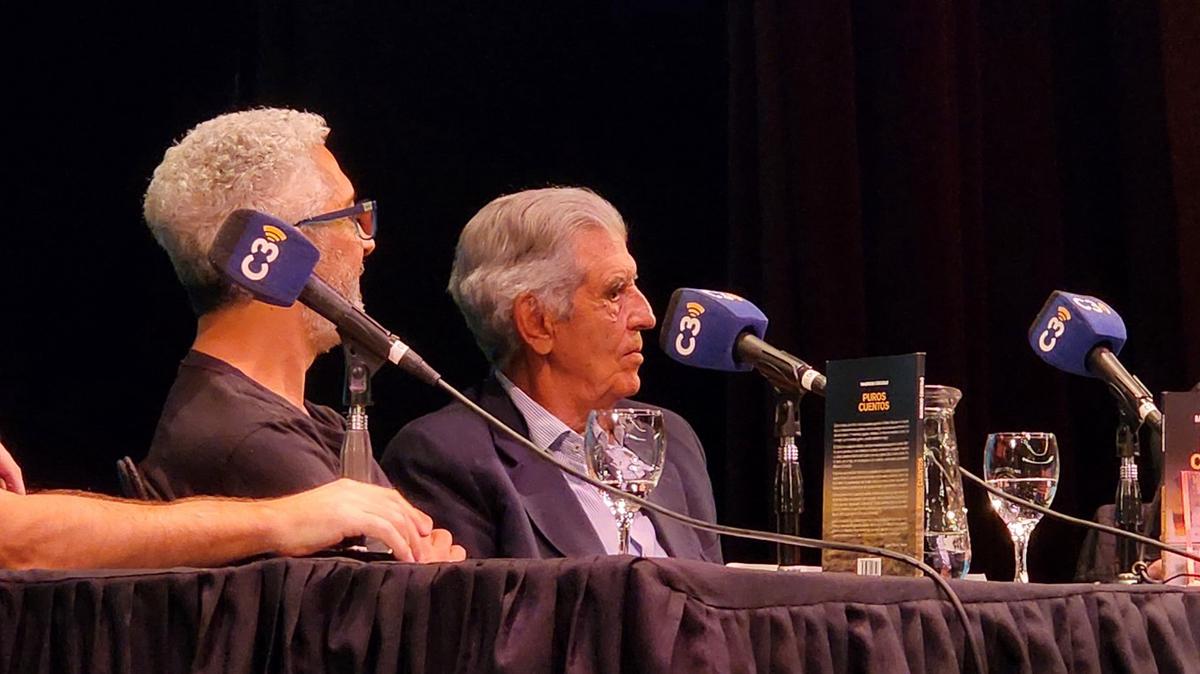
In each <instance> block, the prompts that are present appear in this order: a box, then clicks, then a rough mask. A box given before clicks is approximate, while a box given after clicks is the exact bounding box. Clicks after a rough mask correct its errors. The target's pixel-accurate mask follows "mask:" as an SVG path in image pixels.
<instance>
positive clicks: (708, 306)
mask: <svg viewBox="0 0 1200 674" xmlns="http://www.w3.org/2000/svg"><path fill="white" fill-rule="evenodd" d="M743 332H750V333H751V334H753V335H754V336H755V337H758V338H759V339H762V337H763V335H764V334H766V332H767V317H766V316H765V315H764V314H763V312H762V311H761V310H759V308H758V307H756V306H754V305H753V304H752V303H751V302H749V301H747V300H745V299H742V298H741V297H738V296H737V295H733V294H731V293H724V292H720V291H716V290H699V289H696V288H680V289H678V290H676V291H675V292H674V293H673V294H672V295H671V303H670V304H669V305H668V306H667V313H666V317H665V318H664V319H663V326H662V332H660V333H659V337H658V345H659V347H661V348H662V350H663V351H664V352H666V354H667V355H668V356H670V357H671V358H672V359H674V360H676V361H679V362H680V363H683V364H684V365H691V366H693V367H703V368H707V369H710V370H724V371H726V372H733V371H746V370H749V369H751V368H752V366H751V365H750V364H742V363H739V362H738V361H737V360H736V359H735V358H734V353H733V352H734V348H735V346H736V345H737V338H738V336H739V335H741V334H742V333H743Z"/></svg>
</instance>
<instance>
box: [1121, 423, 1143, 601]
mask: <svg viewBox="0 0 1200 674" xmlns="http://www.w3.org/2000/svg"><path fill="white" fill-rule="evenodd" d="M1141 426H1142V424H1141V422H1140V421H1138V420H1137V418H1136V417H1133V416H1131V415H1130V414H1129V413H1128V412H1127V411H1126V410H1125V408H1124V406H1122V407H1121V423H1120V425H1119V426H1117V459H1118V460H1119V461H1120V468H1119V469H1118V471H1119V472H1118V474H1117V497H1116V500H1115V503H1114V509H1115V513H1114V515H1115V520H1116V525H1117V527H1119V528H1120V529H1122V530H1124V531H1128V532H1131V533H1134V534H1140V533H1141V532H1142V488H1141V484H1140V483H1139V481H1138V464H1137V457H1138V456H1139V455H1140V454H1141V451H1140V450H1139V446H1138V431H1139V430H1141ZM1115 557H1116V566H1117V568H1116V571H1117V582H1118V583H1123V584H1127V585H1132V584H1135V583H1137V582H1138V576H1137V574H1136V573H1134V571H1133V565H1134V564H1135V563H1137V562H1140V561H1141V559H1142V556H1141V546H1140V545H1138V544H1137V542H1135V541H1133V540H1131V539H1129V538H1120V539H1118V540H1117V541H1116V551H1115Z"/></svg>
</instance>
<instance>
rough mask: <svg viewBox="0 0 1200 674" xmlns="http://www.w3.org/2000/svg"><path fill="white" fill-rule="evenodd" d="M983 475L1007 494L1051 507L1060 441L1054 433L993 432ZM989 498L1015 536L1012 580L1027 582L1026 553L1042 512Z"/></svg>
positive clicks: (997, 497)
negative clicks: (1014, 567)
mask: <svg viewBox="0 0 1200 674" xmlns="http://www.w3.org/2000/svg"><path fill="white" fill-rule="evenodd" d="M983 477H984V479H985V480H987V483H988V484H990V485H992V486H993V487H995V488H997V489H999V490H1000V491H1002V492H1004V493H1006V494H1012V495H1013V496H1016V497H1019V498H1023V499H1025V500H1026V501H1032V502H1033V503H1036V504H1038V505H1040V506H1043V507H1049V506H1050V503H1051V501H1053V500H1054V492H1055V491H1056V490H1057V489H1058V441H1057V440H1055V438H1054V434H1053V433H992V434H991V435H989V436H988V437H987V445H986V446H985V447H984V450H983ZM988 498H989V499H990V500H991V502H992V509H993V510H995V511H996V514H998V515H999V516H1000V519H1001V520H1003V522H1004V524H1005V525H1007V526H1008V533H1009V535H1010V536H1012V540H1013V555H1014V557H1015V559H1016V566H1017V568H1016V573H1015V574H1014V578H1013V580H1014V581H1015V582H1018V583H1028V582H1029V571H1028V568H1027V566H1026V562H1025V553H1026V552H1027V551H1028V550H1029V537H1030V535H1032V534H1033V529H1034V527H1036V526H1037V524H1038V522H1039V521H1041V519H1042V514H1041V513H1040V512H1038V511H1036V510H1031V509H1029V508H1026V507H1025V506H1022V505H1018V504H1016V503H1013V502H1011V501H1006V500H1004V499H1002V498H1000V497H999V496H996V495H995V494H989V496H988Z"/></svg>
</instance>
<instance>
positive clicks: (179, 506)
mask: <svg viewBox="0 0 1200 674" xmlns="http://www.w3.org/2000/svg"><path fill="white" fill-rule="evenodd" d="M274 525H275V522H274V518H273V517H272V511H271V507H270V505H269V502H267V503H256V502H250V501H229V500H216V499H193V500H189V501H183V502H175V503H172V504H170V505H165V504H141V503H131V502H123V501H116V500H107V499H100V498H91V497H87V496H75V495H70V494H33V495H29V496H17V495H13V494H7V493H4V494H0V567H4V568H16V569H24V568H43V569H55V568H105V567H107V568H151V567H159V568H161V567H170V566H206V565H213V564H222V563H225V562H228V561H230V560H234V559H238V558H242V557H248V556H251V555H255V554H258V553H262V552H270V551H273V550H274V548H275V547H276V545H277V541H276V536H275V533H274V532H275V531H276V529H275V526H274Z"/></svg>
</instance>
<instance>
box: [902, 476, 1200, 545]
mask: <svg viewBox="0 0 1200 674" xmlns="http://www.w3.org/2000/svg"><path fill="white" fill-rule="evenodd" d="M925 456H926V458H927V459H929V460H931V461H933V462H934V463H935V464H936V465H937V467H938V468H939V469H941V471H942V472H943V473H945V472H946V468H945V467H944V466H943V465H942V462H941V461H939V460H938V458H937V457H936V456H931V455H929V454H926V455H925ZM958 472H959V473H961V474H962V475H963V476H964V477H966V478H967V479H968V480H970V481H972V482H974V483H975V484H977V485H979V486H980V487H983V489H984V490H985V491H987V492H988V493H989V494H994V495H995V496H999V497H1000V498H1002V499H1004V500H1005V501H1009V502H1011V503H1016V504H1017V505H1020V506H1024V507H1026V508H1029V509H1030V510H1036V511H1037V512H1039V513H1042V514H1043V515H1049V516H1050V517H1053V518H1054V519H1059V520H1062V521H1064V522H1067V523H1068V524H1074V525H1076V526H1081V527H1087V528H1089V529H1095V530H1096V531H1100V532H1103V533H1106V534H1112V535H1114V536H1123V537H1125V538H1128V539H1131V540H1134V541H1137V542H1138V543H1143V544H1145V545H1149V546H1150V547H1153V548H1158V549H1160V550H1163V551H1165V552H1169V553H1171V554H1174V555H1179V556H1181V557H1187V558H1188V559H1194V560H1196V561H1198V562H1200V555H1198V554H1194V553H1191V552H1188V551H1187V550H1185V549H1183V548H1177V547H1175V546H1173V545H1168V544H1167V543H1163V542H1162V541H1159V540H1156V539H1153V538H1150V537H1149V536H1143V535H1141V534H1135V533H1133V532H1132V531H1125V530H1124V529H1118V528H1117V527H1110V526H1108V525H1107V524H1100V523H1099V522H1092V521H1089V520H1084V519H1080V518H1078V517H1071V516H1070V515H1064V514H1063V513H1060V512H1056V511H1054V510H1051V509H1049V508H1047V507H1045V506H1041V505H1038V504H1036V503H1034V502H1033V501H1026V500H1025V499H1023V498H1021V497H1019V496H1013V495H1012V494H1009V493H1006V492H1003V491H1001V490H999V489H997V488H996V487H993V486H992V485H990V484H988V483H987V481H986V480H984V479H983V478H981V477H979V476H978V475H976V474H974V473H972V472H971V471H969V470H967V469H966V468H963V467H962V466H959V467H958Z"/></svg>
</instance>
